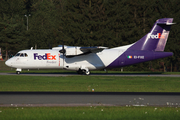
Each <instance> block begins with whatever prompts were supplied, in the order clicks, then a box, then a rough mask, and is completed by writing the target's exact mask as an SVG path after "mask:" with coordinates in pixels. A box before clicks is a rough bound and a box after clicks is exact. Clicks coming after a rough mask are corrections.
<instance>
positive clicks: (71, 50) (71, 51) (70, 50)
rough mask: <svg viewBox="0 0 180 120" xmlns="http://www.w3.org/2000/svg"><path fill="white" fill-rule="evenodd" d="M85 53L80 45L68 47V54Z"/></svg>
mask: <svg viewBox="0 0 180 120" xmlns="http://www.w3.org/2000/svg"><path fill="white" fill-rule="evenodd" d="M80 54H83V52H82V51H81V50H80V47H76V46H75V47H67V48H66V56H75V55H80Z"/></svg>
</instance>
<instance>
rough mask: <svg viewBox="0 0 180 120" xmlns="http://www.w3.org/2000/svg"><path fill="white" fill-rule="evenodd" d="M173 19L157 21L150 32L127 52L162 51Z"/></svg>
mask: <svg viewBox="0 0 180 120" xmlns="http://www.w3.org/2000/svg"><path fill="white" fill-rule="evenodd" d="M172 22H173V18H162V19H158V20H157V21H156V23H155V24H154V26H153V28H152V29H151V31H150V32H149V33H148V34H146V35H145V36H144V37H143V38H141V39H140V40H139V41H137V42H136V43H135V44H134V45H132V46H131V47H130V48H129V49H128V50H147V51H164V48H165V46H166V42H167V39H168V36H169V32H170V28H171V25H173V24H174V23H172Z"/></svg>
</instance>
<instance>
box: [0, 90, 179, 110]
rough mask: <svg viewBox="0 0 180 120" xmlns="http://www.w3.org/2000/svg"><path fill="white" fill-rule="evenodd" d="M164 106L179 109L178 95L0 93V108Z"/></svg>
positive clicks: (146, 93)
mask: <svg viewBox="0 0 180 120" xmlns="http://www.w3.org/2000/svg"><path fill="white" fill-rule="evenodd" d="M22 106H26V107H36V106H66V107H67V106H165V107H180V93H153V92H152V93H151V92H144V93H143V92H0V107H22Z"/></svg>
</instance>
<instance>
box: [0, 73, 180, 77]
mask: <svg viewBox="0 0 180 120" xmlns="http://www.w3.org/2000/svg"><path fill="white" fill-rule="evenodd" d="M0 75H17V74H16V73H15V72H14V73H0ZM20 75H24V76H56V77H58V76H83V75H79V74H77V73H58V74H57V73H21V74H20ZM89 76H119V77H121V76H122V77H123V76H130V77H180V75H169V74H142V73H124V74H123V73H91V74H90V75H89Z"/></svg>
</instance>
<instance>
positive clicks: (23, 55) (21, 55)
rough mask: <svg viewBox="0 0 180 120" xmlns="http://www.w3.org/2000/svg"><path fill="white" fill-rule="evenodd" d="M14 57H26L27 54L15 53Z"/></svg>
mask: <svg viewBox="0 0 180 120" xmlns="http://www.w3.org/2000/svg"><path fill="white" fill-rule="evenodd" d="M15 57H28V55H27V53H17V54H16V55H15Z"/></svg>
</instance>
